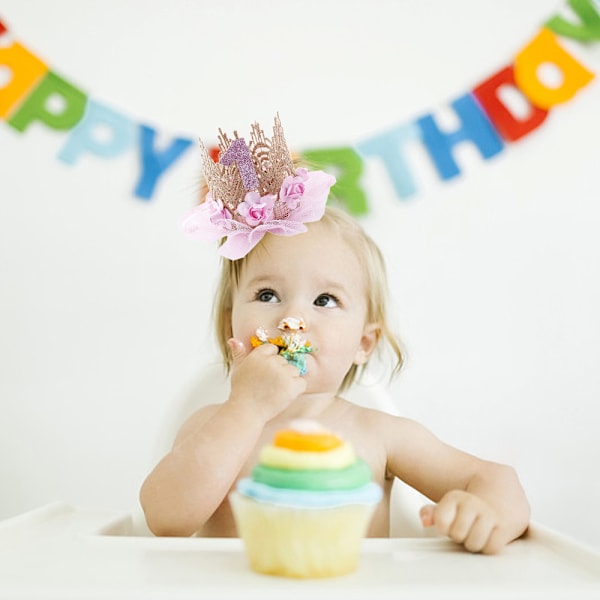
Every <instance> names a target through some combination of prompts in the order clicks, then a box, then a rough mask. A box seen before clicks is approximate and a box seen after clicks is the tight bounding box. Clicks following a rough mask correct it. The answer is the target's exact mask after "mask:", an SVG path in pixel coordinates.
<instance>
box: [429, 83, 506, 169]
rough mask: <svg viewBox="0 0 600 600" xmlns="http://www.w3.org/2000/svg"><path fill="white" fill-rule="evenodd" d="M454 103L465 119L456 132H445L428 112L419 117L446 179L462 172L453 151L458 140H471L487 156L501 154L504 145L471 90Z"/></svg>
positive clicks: (462, 118) (432, 152)
mask: <svg viewBox="0 0 600 600" xmlns="http://www.w3.org/2000/svg"><path fill="white" fill-rule="evenodd" d="M452 107H453V108H454V110H455V111H456V114H457V115H458V116H459V117H460V120H461V122H462V126H461V127H460V128H459V129H457V130H456V131H454V132H450V133H443V132H441V131H440V130H439V128H438V126H437V125H436V123H435V121H434V120H433V116H432V115H425V116H424V117H421V118H420V119H419V120H418V124H419V126H420V127H421V132H422V133H423V142H424V143H425V146H427V150H428V151H429V154H430V155H431V158H432V159H433V162H434V163H435V166H436V168H437V170H438V173H439V174H440V177H441V178H442V179H450V178H452V177H455V176H456V175H458V174H459V173H460V169H459V168H458V165H457V164H456V162H455V160H454V158H453V157H452V153H451V150H452V147H453V146H454V145H455V144H458V143H460V142H464V141H471V142H473V143H474V144H475V145H476V146H477V148H478V149H479V153H480V154H481V156H482V157H483V158H485V159H488V158H491V157H492V156H494V155H495V154H498V152H500V151H501V150H502V148H503V147H504V144H503V143H502V140H501V139H500V137H499V136H498V134H497V133H496V130H495V129H494V127H493V126H492V124H491V122H490V121H489V119H488V118H487V116H486V115H485V113H484V112H483V111H482V110H481V109H480V108H479V105H478V104H477V102H476V101H475V100H474V98H473V96H472V95H471V94H470V93H469V94H466V95H464V96H462V97H461V98H458V99H457V100H455V101H454V102H452Z"/></svg>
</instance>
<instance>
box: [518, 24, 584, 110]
mask: <svg viewBox="0 0 600 600" xmlns="http://www.w3.org/2000/svg"><path fill="white" fill-rule="evenodd" d="M546 63H550V64H552V65H554V66H555V67H557V68H558V69H559V70H560V72H561V74H562V81H561V82H560V84H559V85H557V86H548V85H546V84H545V83H543V82H542V81H540V79H539V76H538V75H539V74H538V69H539V67H540V66H542V65H544V64H546ZM593 78H594V74H593V73H591V72H590V71H588V70H587V69H586V68H585V67H584V66H583V65H581V64H580V63H579V62H577V61H576V60H575V59H574V58H573V57H572V56H571V55H570V54H569V53H568V52H567V51H566V50H565V49H564V48H562V47H561V46H560V44H559V43H558V40H557V39H556V36H555V35H554V34H553V33H552V32H551V31H549V30H548V29H545V28H542V29H541V30H540V32H539V34H538V35H537V36H536V37H535V38H534V39H533V40H532V41H531V42H530V43H529V44H528V45H527V46H525V48H523V50H521V52H519V54H517V56H516V58H515V81H516V82H517V85H518V86H519V88H521V90H522V91H523V93H524V94H526V95H527V97H528V98H529V99H530V100H531V102H533V103H534V104H535V105H536V106H539V107H540V108H551V107H552V106H554V105H555V104H561V103H562V102H566V101H567V100H570V99H571V98H572V97H573V96H574V95H575V93H576V92H577V90H579V89H580V88H582V87H583V86H584V85H587V84H588V83H589V82H590V81H591V80H592V79H593Z"/></svg>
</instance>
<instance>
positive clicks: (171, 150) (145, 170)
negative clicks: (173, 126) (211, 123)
mask: <svg viewBox="0 0 600 600" xmlns="http://www.w3.org/2000/svg"><path fill="white" fill-rule="evenodd" d="M139 133H140V151H141V154H140V158H141V163H142V174H141V176H140V179H139V181H138V184H137V186H136V188H135V195H136V196H137V197H138V198H141V199H142V200H149V199H150V198H152V194H153V193H154V188H155V187H156V183H157V182H158V178H159V177H160V176H162V174H163V173H164V172H165V171H166V170H167V169H168V168H169V167H170V166H171V165H172V164H173V163H174V162H175V161H176V160H177V159H178V158H179V157H180V156H181V155H182V154H183V153H184V152H185V151H186V150H187V149H188V148H189V147H190V146H191V144H192V140H188V139H184V138H175V139H174V140H173V141H172V142H171V144H170V145H169V146H168V147H167V148H165V149H164V150H156V148H155V147H154V138H155V137H156V131H155V130H154V129H152V128H151V127H148V126H147V125H140V130H139Z"/></svg>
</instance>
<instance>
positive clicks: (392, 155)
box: [356, 122, 421, 198]
mask: <svg viewBox="0 0 600 600" xmlns="http://www.w3.org/2000/svg"><path fill="white" fill-rule="evenodd" d="M419 139H421V130H420V129H419V128H418V127H417V126H416V124H415V123H414V122H413V123H409V124H407V125H400V126H399V127H396V128H395V129H392V130H391V131H386V132H384V133H382V134H380V135H378V136H376V137H374V138H371V139H369V140H367V141H366V142H361V143H359V144H358V145H357V146H356V148H357V150H358V151H359V152H361V153H362V154H364V155H365V156H379V157H380V158H381V159H382V160H383V163H384V164H385V167H386V169H387V171H388V174H389V176H390V177H391V179H392V182H393V184H394V188H395V190H396V193H397V194H398V196H399V197H400V198H408V197H409V196H412V195H413V194H414V193H415V192H416V191H417V188H416V186H415V182H414V181H413V178H412V176H411V174H410V169H409V167H408V165H407V164H406V161H405V160H404V157H403V156H402V146H403V145H404V143H405V142H409V141H411V140H419Z"/></svg>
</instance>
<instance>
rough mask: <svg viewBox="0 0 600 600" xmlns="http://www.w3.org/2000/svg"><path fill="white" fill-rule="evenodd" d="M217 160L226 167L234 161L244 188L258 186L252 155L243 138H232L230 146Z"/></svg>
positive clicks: (249, 188) (255, 187) (252, 188)
mask: <svg viewBox="0 0 600 600" xmlns="http://www.w3.org/2000/svg"><path fill="white" fill-rule="evenodd" d="M219 162H220V163H221V164H222V165H225V166H227V167H228V166H229V165H231V164H232V163H236V164H237V168H238V171H239V172H240V176H241V177H242V183H243V184H244V188H245V189H247V190H256V189H257V188H258V177H257V176H256V171H255V170H254V165H253V164H252V157H251V156H250V151H249V150H248V146H247V145H246V142H245V141H244V138H238V139H236V140H234V141H233V142H232V143H231V146H229V148H227V151H226V152H225V153H224V154H223V155H222V156H221V158H220V160H219Z"/></svg>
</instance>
